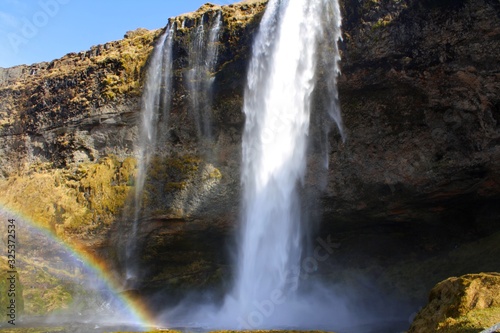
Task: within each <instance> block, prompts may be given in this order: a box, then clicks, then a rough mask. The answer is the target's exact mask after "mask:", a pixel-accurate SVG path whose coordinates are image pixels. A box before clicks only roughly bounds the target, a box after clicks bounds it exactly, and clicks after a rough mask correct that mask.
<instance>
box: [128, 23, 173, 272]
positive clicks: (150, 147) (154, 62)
mask: <svg viewBox="0 0 500 333" xmlns="http://www.w3.org/2000/svg"><path fill="white" fill-rule="evenodd" d="M174 32H175V24H169V25H168V26H167V28H166V29H165V32H164V33H163V34H162V35H161V36H160V38H159V39H158V42H157V44H156V45H155V47H154V50H153V53H152V55H151V58H150V63H149V66H148V69H147V72H146V82H145V84H144V90H143V94H142V101H141V123H140V129H139V147H138V155H139V158H138V166H137V176H136V179H135V193H134V203H133V204H134V219H133V224H132V233H131V235H130V236H129V241H128V242H127V248H126V270H127V271H126V278H127V281H132V282H133V281H134V280H135V279H136V278H137V276H136V275H137V272H136V271H137V267H136V266H137V265H136V260H135V259H134V258H135V255H136V254H135V252H136V250H137V249H136V247H137V244H136V239H137V229H138V224H139V221H140V218H141V211H142V198H143V191H144V184H145V182H146V176H147V169H148V166H149V162H150V160H151V156H152V154H153V153H154V151H155V149H156V144H157V139H158V134H157V129H158V123H159V122H160V123H161V124H163V125H162V126H166V123H167V121H168V114H169V112H170V110H169V109H170V98H171V90H172V47H173V35H174Z"/></svg>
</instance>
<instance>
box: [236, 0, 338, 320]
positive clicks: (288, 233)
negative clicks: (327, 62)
mask: <svg viewBox="0 0 500 333" xmlns="http://www.w3.org/2000/svg"><path fill="white" fill-rule="evenodd" d="M332 11H333V12H332ZM328 12H330V13H329V14H325V13H328ZM325 18H326V20H325ZM325 29H333V30H335V32H336V33H335V35H334V38H336V39H335V41H334V42H335V44H336V41H337V40H338V38H339V37H340V15H339V9H338V3H337V1H332V0H315V1H310V0H289V1H270V2H269V4H268V7H267V10H266V13H265V15H264V17H263V20H262V22H261V25H260V31H259V34H258V36H257V38H256V40H255V44H254V49H253V54H252V60H251V62H250V67H249V71H248V77H247V80H248V86H247V90H246V93H245V103H244V113H245V115H246V124H245V132H244V135H243V167H242V185H243V190H244V193H243V202H244V207H243V218H242V219H243V221H242V223H243V225H242V230H241V237H240V245H241V248H240V253H239V257H238V263H237V265H238V271H237V273H236V277H237V280H236V284H235V289H234V292H233V294H232V297H233V298H234V299H235V300H236V301H237V303H238V306H239V311H240V316H242V317H244V316H245V315H248V314H249V313H251V312H252V309H253V308H254V307H255V304H259V302H262V301H263V300H266V299H269V298H270V297H271V295H272V294H273V293H276V292H278V293H279V294H281V295H282V297H284V298H286V299H288V300H292V299H293V298H294V297H295V292H296V290H297V287H298V285H297V282H298V276H295V275H294V274H295V273H294V272H296V271H297V269H298V268H300V260H301V251H302V250H303V244H302V238H303V235H302V232H301V221H300V219H301V212H300V199H299V195H298V191H297V190H298V187H300V186H301V183H302V181H303V179H304V175H305V171H306V161H307V157H306V150H307V149H306V148H307V145H308V133H309V120H310V113H311V97H312V93H313V90H314V88H315V84H316V78H317V77H316V69H317V66H318V60H321V59H318V55H319V52H318V43H319V42H320V40H321V38H323V37H324V36H325V34H324V30H325ZM335 51H337V52H336V53H335V54H333V55H331V56H333V57H335V58H336V59H337V58H338V49H335ZM335 63H336V61H335ZM334 73H335V75H336V74H337V71H334ZM333 84H335V81H334V82H333ZM333 97H334V98H336V97H337V96H336V95H334V96H333ZM336 112H338V109H337V111H336ZM336 114H338V115H339V113H336ZM334 119H335V120H336V121H337V124H338V126H339V128H341V122H340V117H337V118H334ZM261 322H262V324H264V323H265V320H264V319H262V320H261ZM284 324H288V323H284Z"/></svg>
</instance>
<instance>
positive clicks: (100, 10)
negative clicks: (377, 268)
mask: <svg viewBox="0 0 500 333" xmlns="http://www.w3.org/2000/svg"><path fill="white" fill-rule="evenodd" d="M206 2H212V3H215V4H219V5H226V4H229V3H233V2H236V0H213V1H207V0H120V1H115V0H0V67H11V66H15V65H20V64H32V63H35V62H41V61H51V60H53V59H56V58H60V57H62V56H63V55H65V54H66V53H69V52H79V51H84V50H88V49H89V48H90V47H91V46H92V45H98V44H104V43H106V42H109V41H113V40H117V39H121V38H123V35H124V34H125V33H126V32H127V31H129V30H135V29H137V28H147V29H156V28H161V27H163V26H165V25H166V24H167V21H168V18H169V17H173V16H177V15H179V14H183V13H187V12H192V11H195V10H196V9H198V8H199V7H200V6H202V5H203V4H204V3H206Z"/></svg>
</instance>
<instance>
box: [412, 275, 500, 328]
mask: <svg viewBox="0 0 500 333" xmlns="http://www.w3.org/2000/svg"><path fill="white" fill-rule="evenodd" d="M498 322H500V274H499V273H482V274H469V275H465V276H462V277H458V278H450V279H447V280H445V281H443V282H440V283H438V284H437V285H436V286H435V287H434V288H433V289H432V291H431V295H430V297H429V304H428V305H427V306H426V307H425V308H424V309H422V311H420V313H419V314H418V315H417V317H416V318H415V321H414V322H413V324H412V326H411V328H410V330H409V331H408V332H409V333H430V332H439V333H475V332H480V331H482V330H484V329H486V328H489V327H491V326H493V325H495V324H497V323H498Z"/></svg>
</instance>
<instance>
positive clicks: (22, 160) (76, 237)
mask: <svg viewBox="0 0 500 333" xmlns="http://www.w3.org/2000/svg"><path fill="white" fill-rule="evenodd" d="M265 4H266V2H265V1H253V2H243V3H239V4H235V5H228V6H222V7H220V6H215V5H210V4H207V5H205V6H203V7H202V8H200V9H199V10H198V11H196V12H194V13H191V14H187V15H184V16H181V17H178V18H173V19H171V22H177V25H178V26H182V28H179V29H177V30H176V32H175V36H174V51H173V54H174V71H173V72H174V92H173V102H172V106H171V112H170V118H169V126H168V128H165V129H162V131H164V132H165V133H167V134H168V135H167V139H168V142H167V144H166V145H164V146H162V147H161V152H160V153H159V154H158V156H157V157H156V158H155V159H154V160H153V162H152V165H151V172H150V176H149V178H148V182H149V185H150V186H149V187H148V186H146V191H147V193H148V195H149V198H150V200H149V201H147V207H146V208H145V212H146V213H147V214H145V217H144V219H143V221H142V223H141V224H140V230H139V242H140V244H142V245H143V247H142V250H141V252H140V253H138V257H139V258H140V259H141V261H142V263H143V264H144V267H148V268H149V269H148V270H147V271H144V276H142V277H141V279H142V280H141V281H142V285H140V288H142V289H144V290H157V289H158V288H167V289H168V288H172V289H175V288H177V289H179V288H193V286H195V287H196V286H200V287H201V286H206V285H217V284H218V283H220V281H221V279H223V278H224V277H227V275H228V274H229V273H230V269H229V267H228V262H229V260H228V259H227V249H226V245H227V244H228V243H230V240H229V239H231V238H230V237H231V235H232V230H233V228H234V226H235V225H236V223H237V221H238V214H239V206H240V203H239V197H240V196H239V192H240V176H239V171H240V170H239V168H240V160H241V157H240V154H241V153H240V151H241V133H242V129H243V125H244V117H243V114H242V112H241V108H242V100H243V94H244V87H245V78H246V67H247V64H248V61H249V58H250V55H251V47H252V41H253V36H254V35H255V33H256V31H257V28H258V24H259V21H260V18H261V16H262V14H263V10H264V9H265ZM219 10H220V11H222V13H223V26H222V30H221V38H220V41H221V42H220V45H219V54H218V60H217V64H216V70H215V73H213V75H214V89H213V104H212V108H211V112H210V115H209V117H210V119H211V120H212V127H213V128H212V138H211V140H209V141H208V142H205V141H203V140H201V139H199V138H198V136H197V134H196V122H195V119H193V115H192V113H191V112H190V110H189V108H190V106H189V96H188V94H189V90H188V89H187V87H186V81H187V72H188V70H189V68H188V64H189V61H188V54H189V48H190V42H191V39H192V31H193V30H194V28H195V26H196V23H197V22H199V21H200V20H203V17H205V16H204V14H206V15H207V16H210V15H213V13H215V12H216V11H219ZM342 12H343V17H344V23H343V31H344V32H343V41H342V42H341V43H340V46H341V50H342V62H341V67H342V74H341V76H340V77H339V92H340V94H339V95H340V102H341V107H342V114H343V117H344V123H345V128H346V131H347V139H346V141H345V142H343V141H342V140H341V138H340V136H339V135H338V133H337V132H336V131H332V132H331V133H330V136H329V148H328V159H329V165H330V168H329V170H328V171H325V170H324V169H323V168H322V164H323V163H322V161H323V159H324V156H323V153H324V149H321V147H320V141H321V140H320V136H321V130H320V125H321V124H322V123H324V121H325V120H324V119H323V118H321V117H322V116H320V109H321V103H320V100H319V96H321V94H322V92H324V91H325V89H326V87H325V86H324V84H323V83H322V82H319V83H318V87H317V90H316V92H315V94H316V95H317V96H318V103H317V105H315V115H314V119H313V124H314V125H313V128H312V131H311V148H310V162H309V176H308V177H307V182H306V187H305V191H304V197H305V198H309V199H307V200H305V201H304V205H305V206H308V207H309V208H310V209H311V211H313V212H314V214H313V217H314V218H315V219H317V220H320V221H321V226H320V228H319V229H318V230H317V232H318V233H319V234H320V235H323V236H326V235H332V237H333V239H334V240H335V242H336V243H338V244H341V246H340V248H339V249H338V250H337V251H336V255H335V256H333V257H332V258H331V260H330V261H329V262H328V263H325V265H323V266H322V267H321V268H320V270H319V272H318V274H322V275H323V276H325V277H328V278H329V279H332V280H333V281H336V280H342V279H345V278H349V277H351V274H354V273H353V272H361V273H362V274H366V275H368V276H370V277H372V278H373V280H376V281H377V284H379V285H381V286H383V287H384V288H386V289H387V290H391V292H393V293H394V294H395V295H397V296H398V297H403V298H404V297H406V298H409V299H410V300H412V301H416V302H421V301H422V299H423V298H424V297H425V293H426V291H427V290H428V289H430V288H431V287H432V286H433V285H434V284H435V283H437V282H438V281H440V280H442V279H444V278H447V277H449V276H451V275H459V274H466V273H474V272H480V271H500V267H499V263H498V261H497V260H494V259H493V258H498V257H499V255H500V249H499V248H498V246H495V244H498V241H499V240H500V230H499V226H498V223H497V221H498V216H499V213H500V212H499V208H498V205H497V203H498V200H499V198H500V174H499V171H498V170H500V146H499V143H500V141H499V138H500V132H499V120H500V76H499V75H500V74H499V73H498V68H497V67H498V66H497V64H498V60H499V56H498V50H499V49H500V6H499V5H498V2H496V1H494V0H461V1H448V0H438V1H412V0H409V1H393V0H380V1H375V0H363V1H358V0H344V1H342ZM182 22H184V24H183V25H182ZM161 32H162V31H146V30H137V31H134V32H129V33H127V35H126V36H125V38H124V39H123V40H121V41H116V42H111V43H108V44H105V45H100V46H96V47H93V48H92V49H91V50H90V51H88V52H81V53H78V54H68V55H66V56H65V57H63V58H61V59H58V60H54V61H52V62H50V63H41V64H34V65H31V66H18V67H14V68H9V69H0V136H1V138H2V139H1V140H0V152H1V154H2V156H3V158H2V159H1V161H0V171H1V176H2V180H1V181H0V193H1V202H2V203H3V204H5V205H7V206H8V207H11V208H13V209H15V210H20V211H23V212H24V213H25V214H26V215H27V216H30V217H31V218H32V219H33V220H35V221H37V222H38V223H40V224H42V225H44V226H46V227H47V228H50V229H52V230H53V231H54V232H55V233H57V234H58V235H59V237H61V238H63V239H66V240H71V241H76V242H79V243H82V244H83V245H85V246H87V247H88V248H89V251H92V252H95V253H96V254H97V255H99V256H101V257H104V258H105V259H107V260H109V261H110V262H113V263H114V264H115V265H116V267H115V268H116V269H117V270H120V269H121V263H120V262H121V261H120V260H122V259H123V258H121V257H120V256H121V255H120V253H119V248H120V246H116V244H122V245H123V244H124V243H123V242H124V239H126V238H127V236H126V235H127V233H128V231H130V228H131V218H130V211H128V210H127V207H129V206H130V205H129V203H130V201H129V200H132V198H131V197H132V196H133V195H132V194H133V188H134V185H135V184H134V175H135V173H136V165H137V157H138V155H137V150H138V147H137V145H138V120H139V115H140V110H141V91H142V86H143V83H144V76H145V72H146V68H147V64H148V57H149V55H150V53H151V51H152V49H153V47H154V45H155V42H156V40H157V38H158V36H159V35H160V34H161ZM124 235H125V236H124ZM146 244H147V245H146ZM485 249H487V250H488V251H490V252H488V253H489V255H488V256H482V255H481V253H483V252H484V251H485ZM192 258H197V259H196V260H195V261H193V260H192ZM450 258H452V262H450ZM339 267H342V268H344V269H343V270H342V272H338V271H339Z"/></svg>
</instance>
